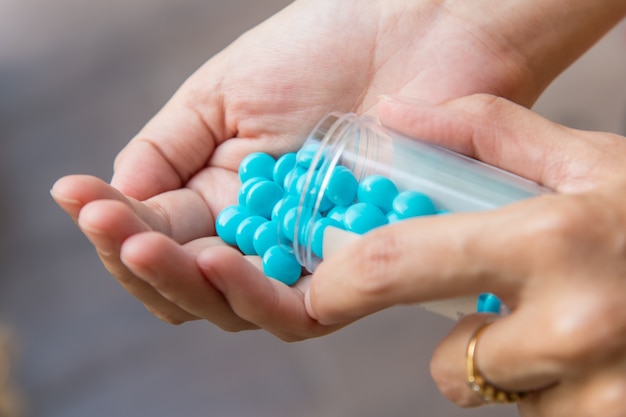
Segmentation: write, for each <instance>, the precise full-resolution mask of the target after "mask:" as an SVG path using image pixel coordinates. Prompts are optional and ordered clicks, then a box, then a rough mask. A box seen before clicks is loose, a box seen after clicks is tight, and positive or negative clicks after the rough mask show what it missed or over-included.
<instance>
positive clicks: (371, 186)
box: [357, 175, 398, 213]
mask: <svg viewBox="0 0 626 417" xmlns="http://www.w3.org/2000/svg"><path fill="white" fill-rule="evenodd" d="M397 195H398V187H396V185H395V184H394V183H393V181H391V180H390V179H389V178H386V177H383V176H382V175H370V176H369V177H367V178H365V179H364V180H363V181H361V183H360V184H359V188H358V191H357V198H358V200H359V202H362V203H370V204H374V205H375V206H377V207H378V208H380V209H381V210H382V211H383V212H384V213H388V212H390V211H391V209H392V204H393V199H394V198H395V197H396V196H397Z"/></svg>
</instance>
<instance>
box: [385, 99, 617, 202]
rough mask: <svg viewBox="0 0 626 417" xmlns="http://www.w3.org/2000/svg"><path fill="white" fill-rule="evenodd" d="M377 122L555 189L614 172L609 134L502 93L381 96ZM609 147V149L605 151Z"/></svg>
mask: <svg viewBox="0 0 626 417" xmlns="http://www.w3.org/2000/svg"><path fill="white" fill-rule="evenodd" d="M378 112H379V117H380V120H381V122H382V123H383V124H384V125H385V126H387V127H389V128H392V129H394V130H398V131H400V132H402V133H404V134H406V135H408V136H411V137H415V138H420V139H422V140H425V141H428V142H431V143H434V144H437V145H440V146H443V147H446V148H449V149H452V150H454V151H456V152H459V153H462V154H464V155H467V156H470V157H473V158H476V159H478V160H481V161H483V162H485V163H488V164H491V165H494V166H497V167H499V168H502V169H504V170H507V171H510V172H512V173H515V174H518V175H520V176H522V177H525V178H527V179H529V180H532V181H535V182H538V183H540V184H542V185H544V186H546V187H548V188H551V189H553V190H556V191H559V192H580V191H585V190H588V189H590V188H593V187H595V186H597V185H598V184H599V183H600V179H603V178H605V177H607V176H608V175H610V174H611V171H612V172H613V173H614V172H615V169H616V168H617V167H618V166H619V165H615V163H618V162H619V161H612V162H613V163H610V164H609V165H608V166H607V162H610V161H608V160H609V159H611V158H610V156H609V155H613V154H615V152H614V146H615V138H614V137H609V136H616V135H610V134H598V133H596V132H585V131H580V130H575V129H571V128H568V127H565V126H562V125H559V124H557V123H554V122H552V121H550V120H548V119H545V118H543V117H541V116H540V115H538V114H536V113H534V112H532V111H531V110H529V109H527V108H525V107H522V106H520V105H517V104H515V103H513V102H511V101H508V100H506V99H503V98H500V97H496V96H492V95H488V94H476V95H472V96H467V97H463V98H459V99H454V100H451V101H448V102H445V103H442V104H438V105H425V104H424V103H423V102H413V101H411V100H409V99H404V98H399V97H386V98H384V99H383V100H382V101H381V102H380V104H379V108H378ZM610 147H613V151H609V152H607V150H609V148H610Z"/></svg>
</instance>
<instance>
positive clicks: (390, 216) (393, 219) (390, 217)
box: [387, 210, 401, 224]
mask: <svg viewBox="0 0 626 417" xmlns="http://www.w3.org/2000/svg"><path fill="white" fill-rule="evenodd" d="M400 220H401V219H400V217H399V216H398V213H396V212H395V211H393V210H392V211H390V212H389V213H387V222H388V223H389V224H394V223H398V222H399V221H400Z"/></svg>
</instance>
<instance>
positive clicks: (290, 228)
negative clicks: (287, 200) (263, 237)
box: [280, 207, 298, 241]
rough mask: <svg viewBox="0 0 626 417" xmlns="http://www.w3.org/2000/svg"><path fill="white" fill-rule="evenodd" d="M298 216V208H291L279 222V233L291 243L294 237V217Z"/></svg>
mask: <svg viewBox="0 0 626 417" xmlns="http://www.w3.org/2000/svg"><path fill="white" fill-rule="evenodd" d="M297 216H298V207H292V208H290V209H288V210H287V211H285V214H284V215H283V218H282V220H281V222H280V231H281V233H282V234H283V235H284V236H285V237H286V238H287V239H289V240H291V241H293V238H294V236H295V235H296V217H297Z"/></svg>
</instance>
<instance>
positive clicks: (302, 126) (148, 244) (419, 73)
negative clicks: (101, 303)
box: [52, 0, 540, 340]
mask: <svg viewBox="0 0 626 417" xmlns="http://www.w3.org/2000/svg"><path fill="white" fill-rule="evenodd" d="M489 10H491V9H489ZM489 10H485V13H483V14H481V15H480V16H484V17H485V22H490V20H489V19H488V14H489ZM491 21H493V22H498V20H497V19H492V20H491ZM483 23H484V22H483ZM483 23H480V22H478V21H477V20H476V19H473V20H472V19H465V18H463V17H461V16H459V15H457V14H455V13H452V12H451V9H450V8H449V7H447V6H444V5H443V4H442V3H441V2H438V1H432V0H421V1H408V0H392V1H375V2H362V1H359V0H350V1H342V2H337V1H335V0H324V1H320V0H315V1H313V0H299V1H296V2H294V3H293V4H292V5H291V6H289V7H287V8H286V9H285V10H283V11H282V12H280V13H278V14H277V15H275V16H273V17H272V18H270V19H269V20H267V21H266V22H264V23H263V24H261V25H259V26H258V27H256V28H254V29H253V30H251V31H249V32H248V33H245V34H243V35H242V36H241V37H240V38H239V39H238V40H236V41H235V42H234V43H233V44H232V45H230V46H229V47H228V48H226V49H225V50H224V51H222V52H221V53H219V54H218V55H216V56H215V57H213V58H211V59H210V60H209V61H208V62H207V63H206V64H205V65H204V66H202V67H201V68H200V69H199V70H198V71H197V72H195V73H194V74H193V75H192V76H191V77H190V78H189V79H188V80H187V81H186V82H185V83H184V84H183V85H182V86H181V88H180V89H179V90H178V91H177V92H176V94H175V95H174V96H173V97H172V99H171V100H170V101H169V102H168V103H167V104H166V105H165V106H164V108H163V109H162V110H161V111H160V112H159V113H158V114H157V115H156V116H155V117H154V118H153V119H152V120H151V121H149V122H148V123H147V125H146V126H145V127H144V128H143V129H142V130H141V131H140V132H139V133H138V134H137V136H136V137H135V138H134V139H133V140H132V141H131V142H130V143H129V144H128V146H126V148H125V149H123V150H122V151H121V152H120V154H119V155H118V157H117V158H116V161H115V173H114V176H113V179H112V181H111V184H110V185H109V184H107V183H105V182H103V181H100V180H98V179H96V178H93V177H88V176H69V177H65V178H62V179H61V180H59V181H58V182H57V183H56V184H55V185H54V187H53V190H52V195H53V196H54V198H55V199H56V201H57V202H58V204H59V205H60V206H61V207H62V208H63V209H64V210H66V211H67V212H68V213H69V214H70V216H71V217H72V218H73V219H74V220H75V221H76V222H77V224H78V226H79V227H80V229H81V230H82V231H83V232H84V233H85V235H86V236H87V237H88V238H89V239H90V240H91V242H92V243H93V244H94V245H95V247H96V249H97V251H98V254H99V255H100V257H101V259H102V262H103V263H104V265H105V266H106V267H107V269H108V270H109V271H110V272H111V274H112V275H114V276H115V277H116V278H117V279H118V280H119V281H120V283H121V284H122V285H123V286H124V287H125V288H126V289H127V290H128V291H129V292H130V293H132V294H133V295H134V296H136V297H137V298H138V299H139V300H141V301H142V302H143V303H144V304H145V305H146V306H147V308H148V309H149V310H150V311H152V312H153V313H154V314H155V315H157V316H158V317H160V318H161V319H163V320H165V321H167V322H170V323H182V322H184V321H188V320H193V319H200V318H201V319H206V320H208V321H210V322H213V323H215V324H216V325H218V326H220V327H222V328H224V329H227V330H242V329H249V328H258V327H262V328H265V329H266V330H268V331H270V332H272V333H274V334H276V335H277V336H279V337H281V338H284V339H288V340H292V339H301V338H306V337H312V336H317V335H321V334H324V333H327V332H329V331H332V330H334V329H336V326H323V325H320V324H319V323H318V322H316V321H315V320H312V319H311V318H310V317H309V316H308V315H307V314H306V311H305V309H304V304H303V295H302V294H303V293H302V291H301V290H300V289H299V287H298V286H296V287H295V288H291V289H290V288H286V287H284V286H282V285H280V284H278V283H276V282H273V281H271V280H266V279H264V278H265V277H264V276H263V274H262V273H261V272H260V271H259V269H258V268H257V267H256V266H254V262H252V263H250V262H246V261H245V258H244V257H243V256H242V255H241V254H239V253H238V252H237V251H235V250H234V249H232V248H229V247H225V246H224V245H223V244H221V242H220V241H219V240H218V239H216V238H215V237H214V236H215V230H214V220H215V217H216V215H217V214H218V212H219V211H220V210H221V209H222V208H224V207H225V206H227V205H229V204H232V203H233V202H235V199H236V194H237V189H238V187H239V181H238V178H237V175H236V172H237V166H238V164H239V162H240V161H241V159H242V158H243V157H244V156H245V155H247V154H249V153H251V152H254V151H264V152H269V153H272V154H274V155H279V154H282V153H284V152H287V151H293V150H295V149H297V148H298V146H299V144H300V143H301V142H302V140H303V139H304V137H305V135H306V133H307V132H308V131H309V130H310V129H311V128H312V126H313V125H314V124H315V123H316V122H317V121H318V120H319V119H320V118H321V117H322V116H323V115H325V114H326V113H327V112H329V111H355V112H359V113H361V112H367V111H370V110H371V109H372V107H373V106H374V104H375V103H376V101H377V98H378V96H379V95H380V94H383V93H384V94H391V93H402V94H407V95H411V96H414V97H416V96H419V97H420V98H421V99H423V100H427V101H435V102H437V101H441V100H445V99H449V98H452V97H457V96H462V95H466V94H469V93H473V92H477V91H482V92H491V93H497V94H501V95H505V96H507V97H510V98H513V99H515V100H517V101H520V102H523V103H524V104H530V103H532V101H533V100H534V99H535V97H536V96H537V95H538V94H539V92H540V91H537V90H538V89H534V90H533V89H532V88H528V87H526V86H527V85H530V84H532V83H528V82H526V81H528V79H529V78H530V75H529V74H528V73H527V68H526V66H525V62H524V60H523V59H522V58H521V54H520V53H519V52H518V51H515V50H514V49H513V48H511V45H510V44H508V43H506V42H505V41H504V40H503V39H502V37H501V36H494V35H493V34H494V33H498V31H497V29H496V28H490V30H486V29H485V27H486V25H484V24H483ZM494 24H495V23H494ZM485 62H488V63H489V65H485ZM304 282H306V281H304Z"/></svg>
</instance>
